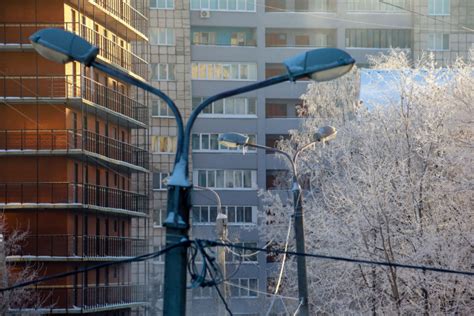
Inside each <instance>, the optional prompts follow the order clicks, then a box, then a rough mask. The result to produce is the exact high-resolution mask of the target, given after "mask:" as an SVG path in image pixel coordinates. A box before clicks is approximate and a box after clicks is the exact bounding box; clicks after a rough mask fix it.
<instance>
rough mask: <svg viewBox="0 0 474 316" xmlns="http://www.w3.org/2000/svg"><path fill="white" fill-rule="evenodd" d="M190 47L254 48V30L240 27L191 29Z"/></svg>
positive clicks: (197, 27) (255, 41)
mask: <svg viewBox="0 0 474 316" xmlns="http://www.w3.org/2000/svg"><path fill="white" fill-rule="evenodd" d="M191 44H192V45H210V46H239V47H256V46H257V39H256V29H255V28H242V27H205V26H195V27H192V28H191Z"/></svg>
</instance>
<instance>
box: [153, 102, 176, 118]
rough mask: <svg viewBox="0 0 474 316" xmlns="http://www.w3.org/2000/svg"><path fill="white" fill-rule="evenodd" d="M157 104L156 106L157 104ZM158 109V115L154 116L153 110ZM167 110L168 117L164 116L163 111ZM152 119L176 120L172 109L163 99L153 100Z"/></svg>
mask: <svg viewBox="0 0 474 316" xmlns="http://www.w3.org/2000/svg"><path fill="white" fill-rule="evenodd" d="M155 103H156V104H155ZM154 108H156V109H157V113H158V114H153V112H154V111H153V109H154ZM163 109H166V115H163V113H162V110H163ZM151 117H159V118H174V115H173V111H172V110H171V109H170V107H169V106H168V104H166V102H165V101H163V100H161V99H153V100H151Z"/></svg>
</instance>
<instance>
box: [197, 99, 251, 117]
mask: <svg viewBox="0 0 474 316" xmlns="http://www.w3.org/2000/svg"><path fill="white" fill-rule="evenodd" d="M205 99H206V98H205V97H194V98H193V109H195V108H196V107H197V106H198V105H199V104H201V103H202V101H204V100H205ZM256 101H257V100H256V99H255V98H241V97H236V98H228V99H223V100H219V101H216V102H213V103H212V104H210V105H209V106H208V107H206V108H205V109H204V110H203V112H202V113H201V115H202V116H206V115H207V116H212V115H222V116H247V115H256V114H257V104H256Z"/></svg>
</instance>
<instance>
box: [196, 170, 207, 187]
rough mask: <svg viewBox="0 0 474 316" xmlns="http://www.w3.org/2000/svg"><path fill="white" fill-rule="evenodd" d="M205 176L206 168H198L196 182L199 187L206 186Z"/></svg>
mask: <svg viewBox="0 0 474 316" xmlns="http://www.w3.org/2000/svg"><path fill="white" fill-rule="evenodd" d="M206 178H207V174H206V170H199V171H198V183H199V186H201V187H207V181H206Z"/></svg>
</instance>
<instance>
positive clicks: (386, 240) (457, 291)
mask: <svg viewBox="0 0 474 316" xmlns="http://www.w3.org/2000/svg"><path fill="white" fill-rule="evenodd" d="M473 61H474V60H473V59H471V60H469V61H461V60H459V61H458V62H457V63H456V64H454V65H453V66H452V67H451V68H444V69H440V68H437V67H436V65H435V63H434V62H432V58H430V57H429V56H427V57H426V58H424V59H423V60H421V61H419V62H418V63H416V64H415V65H413V64H410V62H409V60H408V58H407V57H406V55H405V54H404V53H402V52H392V53H391V54H390V55H387V56H380V57H378V58H374V59H373V60H372V62H373V68H374V69H375V70H374V71H373V72H372V73H373V75H374V76H378V77H377V80H379V81H384V80H389V82H390V88H391V89H389V90H392V91H391V93H390V94H388V93H387V91H382V90H381V91H378V94H379V98H378V100H380V101H379V102H378V103H380V104H371V105H370V108H369V109H366V105H362V106H360V107H359V108H358V105H359V104H358V103H357V102H354V93H355V90H354V88H353V86H352V85H351V83H354V82H356V83H357V80H355V81H354V80H350V78H345V77H343V78H340V79H338V80H336V81H333V82H328V83H325V84H314V85H310V86H309V88H308V91H307V93H306V94H305V95H304V96H303V99H304V101H305V105H304V107H303V109H302V110H304V111H305V114H307V115H308V116H309V118H308V119H306V120H305V122H304V125H303V127H302V129H301V130H298V131H293V132H292V134H291V139H290V140H289V141H283V142H281V143H280V146H281V148H282V149H284V150H287V151H290V152H291V151H293V150H295V148H298V147H299V146H302V145H304V144H307V143H308V142H310V141H311V140H310V137H311V134H312V132H313V131H314V130H315V129H316V128H317V127H318V126H321V125H327V124H330V125H334V126H336V127H337V129H338V135H337V139H336V140H334V141H332V142H331V143H330V144H321V145H320V146H316V147H315V148H314V149H311V150H307V151H305V152H304V153H303V154H301V157H300V159H299V162H298V169H299V173H300V174H304V176H305V181H307V182H308V183H309V186H308V190H306V191H305V194H304V206H303V208H304V216H305V232H306V251H307V252H312V253H322V254H331V255H338V256H348V257H353V258H364V259H369V260H378V261H388V262H400V263H410V264H418V265H429V266H437V267H446V268H450V269H458V270H471V268H472V252H473V237H474V234H473V225H472V223H473V222H474V221H473V220H474V216H473V210H474V208H473V197H474V192H473V189H474V186H473V184H474V183H473V175H474V172H473V166H474V164H473V157H474V152H473V139H474V138H473V136H474V133H473V132H474V128H473V127H474V125H473V118H474V115H473V114H474V113H473V107H474V77H473V75H474V68H473ZM376 69H379V70H380V71H376ZM393 92H396V95H394V94H393ZM263 195H264V201H265V204H266V206H267V218H266V222H267V223H268V226H267V229H265V230H264V232H265V234H266V235H267V238H268V239H269V240H270V239H275V240H277V241H278V242H279V243H281V242H282V237H281V236H286V231H285V229H284V228H283V227H284V225H283V223H285V221H286V222H287V221H288V218H289V216H290V215H291V213H292V211H291V202H290V201H287V200H286V198H285V197H282V196H281V195H277V194H275V193H272V192H268V193H264V194H263ZM290 240H291V243H290V246H292V245H293V244H294V242H293V241H292V238H291V239H290ZM292 259H294V258H290V260H289V261H288V263H287V266H286V271H285V276H286V277H285V278H284V280H286V281H285V282H286V284H285V286H283V287H282V291H283V294H287V295H291V296H297V287H296V280H295V277H294V276H295V270H296V265H295V263H294V260H292ZM307 265H308V269H307V270H308V278H309V287H310V303H311V310H312V312H313V313H329V314H339V315H340V314H368V313H372V314H374V315H375V314H426V315H428V314H464V315H467V314H470V313H472V310H474V303H473V300H472V297H473V295H474V293H473V286H472V281H473V280H472V278H470V277H465V276H457V275H450V274H440V273H433V272H423V271H416V270H407V269H398V268H390V267H382V266H363V265H354V264H349V263H340V262H336V261H324V260H315V259H308V260H307Z"/></svg>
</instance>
